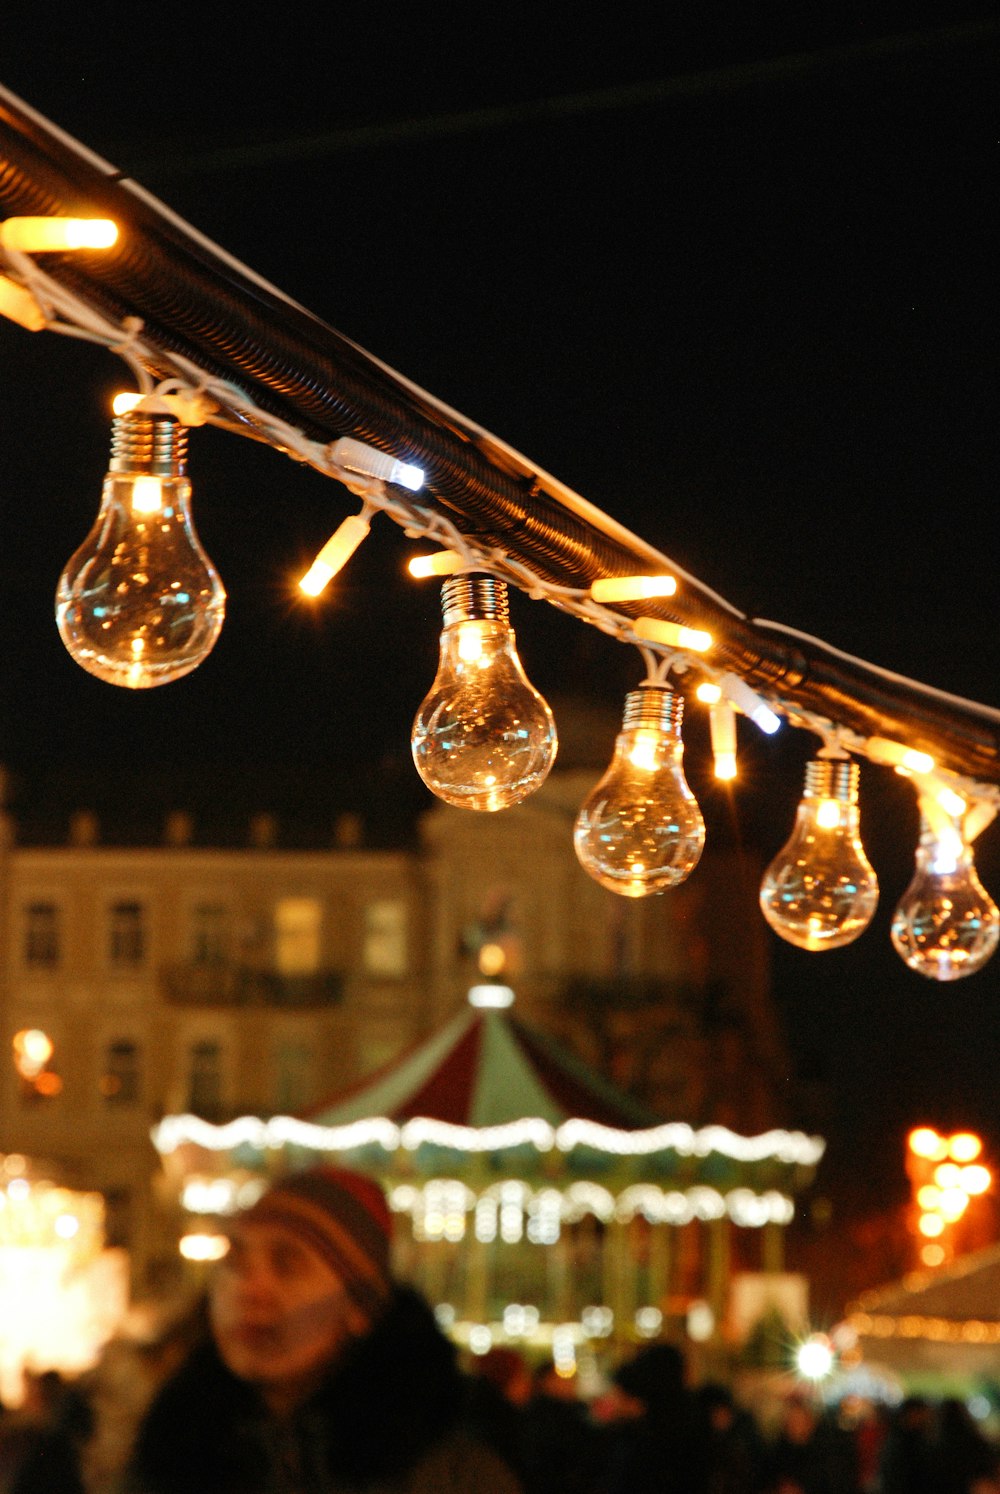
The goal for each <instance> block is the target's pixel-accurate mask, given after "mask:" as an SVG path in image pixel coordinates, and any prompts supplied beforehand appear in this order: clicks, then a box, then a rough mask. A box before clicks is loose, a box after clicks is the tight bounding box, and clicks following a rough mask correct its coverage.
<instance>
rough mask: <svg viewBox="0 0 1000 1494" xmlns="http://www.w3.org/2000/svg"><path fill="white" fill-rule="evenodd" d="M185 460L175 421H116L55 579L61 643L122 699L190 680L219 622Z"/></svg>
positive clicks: (140, 416)
mask: <svg viewBox="0 0 1000 1494" xmlns="http://www.w3.org/2000/svg"><path fill="white" fill-rule="evenodd" d="M186 452H187V430H186V428H185V427H184V426H181V425H178V424H177V422H176V421H174V420H171V419H170V418H168V417H164V416H161V415H158V414H157V415H150V414H148V413H142V412H139V411H132V412H131V413H129V414H126V415H121V416H119V417H118V418H117V419H116V420H115V422H114V424H113V426H112V433H111V461H110V464H109V470H108V474H107V476H106V477H105V479H104V490H103V493H102V496H101V509H100V513H99V514H98V516H97V520H96V522H95V524H94V527H93V529H92V530H91V531H90V533H89V534H88V536H87V538H86V539H85V540H84V542H83V544H82V545H81V546H80V548H79V549H78V550H77V552H76V554H75V555H74V556H73V557H72V558H71V559H70V560H69V562H68V563H67V565H66V569H65V570H64V571H63V573H62V575H61V576H60V578H59V586H58V590H57V592H56V623H57V625H58V628H59V633H60V636H61V638H62V641H63V643H65V645H66V647H67V648H68V649H69V652H70V653H71V654H72V656H73V658H74V659H75V660H76V662H77V663H78V664H79V665H81V667H82V668H84V669H86V670H87V671H88V672H89V673H90V674H96V675H97V677H98V679H102V680H106V681H107V682H108V683H109V684H112V685H124V686H125V687H127V688H128V689H130V690H142V689H147V688H149V687H150V686H152V685H163V684H166V683H168V682H169V681H170V680H176V679H180V678H181V676H182V675H185V674H189V673H190V671H191V670H192V669H194V668H195V667H196V666H197V665H198V664H200V663H201V661H202V659H204V658H205V656H206V655H207V654H208V653H209V651H210V650H211V648H212V645H213V644H214V643H215V640H216V638H218V636H219V629H220V628H221V627H222V619H223V617H224V615H225V606H226V593H225V590H224V589H223V586H222V582H221V581H220V580H219V577H218V575H217V573H216V571H215V568H214V566H213V565H212V562H211V561H210V560H209V558H208V556H207V555H206V554H205V552H204V550H203V549H202V548H201V545H200V543H199V541H198V536H197V534H196V533H195V529H194V525H193V523H192V521H191V515H190V512H189V508H188V504H189V501H190V496H191V484H190V483H189V481H188V479H187V477H186V476H185V475H184V461H185V456H186Z"/></svg>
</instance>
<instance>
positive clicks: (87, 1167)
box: [0, 772, 794, 1295]
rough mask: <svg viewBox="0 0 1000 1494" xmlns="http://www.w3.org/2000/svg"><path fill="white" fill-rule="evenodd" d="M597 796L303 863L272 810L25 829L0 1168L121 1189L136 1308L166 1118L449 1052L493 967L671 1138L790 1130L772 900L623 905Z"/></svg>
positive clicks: (7, 966) (699, 888)
mask: <svg viewBox="0 0 1000 1494" xmlns="http://www.w3.org/2000/svg"><path fill="white" fill-rule="evenodd" d="M592 782H593V775H592V774H591V773H589V772H587V773H582V772H581V773H575V772H568V773H564V774H561V775H560V774H553V775H552V777H551V778H550V780H549V782H548V783H546V785H545V786H544V787H543V788H542V789H541V790H540V791H539V792H538V793H537V794H536V795H534V796H533V797H532V798H531V799H530V800H528V801H527V802H526V803H525V804H522V805H520V806H518V807H516V808H515V809H512V810H509V811H506V812H505V813H504V814H501V815H474V814H469V813H467V812H464V811H461V810H455V809H451V808H449V807H447V806H445V805H435V806H434V807H433V808H430V809H428V810H427V811H426V813H425V814H424V815H423V817H422V818H421V820H420V822H419V825H418V827H417V831H416V833H415V835H414V836H413V837H412V839H411V841H410V842H409V843H404V844H403V845H401V846H400V847H398V848H395V849H373V848H371V847H366V845H365V843H364V828H363V826H361V825H360V824H358V823H356V822H353V821H350V822H342V823H341V824H340V826H339V828H338V831H337V834H336V836H334V837H331V840H330V843H328V844H327V845H326V846H325V847H324V846H313V847H311V848H303V847H302V846H298V847H296V848H291V847H289V846H287V845H283V844H282V826H281V823H280V822H275V821H274V820H272V819H270V818H268V817H267V816H257V817H256V818H252V819H250V820H249V821H248V822H247V824H248V828H247V835H246V838H245V843H244V844H242V845H239V846H237V845H227V846H220V845H208V844H200V843H198V826H197V823H196V822H192V821H191V819H190V818H189V817H187V816H184V815H178V814H173V815H170V816H167V817H165V820H164V831H163V836H162V838H161V840H160V842H159V843H157V844H155V845H154V844H148V845H124V844H115V843H112V837H111V835H110V834H109V833H106V832H105V833H103V834H102V827H101V826H100V825H99V824H98V823H97V822H96V821H95V819H94V817H93V816H87V815H80V816H77V817H76V818H75V819H74V820H73V821H72V822H71V824H70V825H69V828H68V832H67V835H66V837H65V838H64V840H63V842H62V843H59V844H52V843H48V844H34V845H33V844H31V843H29V837H27V836H26V835H25V834H24V832H23V831H22V830H19V827H18V824H17V823H16V822H15V821H14V820H13V819H12V818H8V820H7V823H6V828H5V835H4V840H3V847H2V851H0V862H2V864H0V899H2V945H0V1014H2V1027H3V1037H2V1041H3V1061H2V1063H0V1137H2V1140H0V1151H2V1152H5V1153H12V1152H14V1153H21V1154H23V1155H25V1156H26V1157H28V1158H31V1159H33V1160H34V1164H35V1165H37V1166H38V1167H39V1168H44V1169H47V1170H48V1172H49V1173H50V1174H51V1175H53V1176H55V1177H56V1178H57V1179H58V1180H59V1181H65V1182H66V1183H68V1184H69V1185H70V1186H73V1187H78V1188H85V1189H96V1190H99V1191H100V1192H101V1193H103V1194H104V1196H105V1199H106V1201H107V1217H108V1226H109V1236H110V1243H112V1244H121V1245H126V1246H128V1247H129V1250H130V1252H131V1256H132V1260H133V1267H134V1278H133V1290H134V1291H135V1292H136V1293H137V1294H139V1295H141V1294H143V1293H145V1292H148V1291H154V1290H156V1289H157V1288H158V1287H160V1286H163V1285H166V1284H167V1282H168V1280H169V1278H170V1273H171V1271H172V1270H174V1269H176V1262H175V1258H174V1254H173V1250H174V1242H173V1241H172V1240H169V1241H166V1240H163V1239H162V1238H160V1234H161V1233H162V1231H161V1230H160V1228H159V1226H158V1224H157V1210H156V1208H155V1207H154V1203H155V1195H156V1190H157V1187H158V1181H157V1180H158V1162H157V1157H156V1153H155V1151H154V1149H153V1147H152V1145H151V1143H150V1139H149V1136H150V1130H151V1127H152V1126H153V1125H154V1124H155V1123H156V1121H157V1120H158V1119H159V1118H160V1117H161V1116H163V1115H164V1114H167V1113H179V1112H193V1113H195V1114H198V1115H201V1116H203V1117H204V1118H206V1119H210V1120H213V1121H220V1120H225V1119H228V1118H230V1117H234V1116H237V1115H240V1114H244V1113H252V1114H257V1115H261V1114H263V1115H267V1114H280V1113H285V1114H288V1113H290V1114H295V1113H298V1112H302V1111H305V1110H307V1109H309V1108H311V1107H314V1106H316V1105H318V1104H321V1103H322V1101H323V1100H324V1098H325V1097H327V1096H330V1095H333V1094H336V1093H337V1092H339V1091H341V1090H343V1089H344V1088H345V1087H347V1086H348V1085H350V1084H352V1083H354V1082H357V1081H358V1080H359V1079H361V1078H363V1077H364V1076H366V1075H367V1074H369V1073H371V1072H372V1071H373V1070H375V1069H377V1068H378V1067H379V1066H380V1065H382V1064H383V1063H386V1062H388V1061H389V1060H391V1059H392V1058H394V1057H395V1056H397V1055H398V1054H399V1053H400V1052H401V1051H402V1050H403V1049H405V1047H406V1046H407V1045H409V1044H412V1043H415V1042H417V1041H419V1040H420V1039H422V1038H423V1037H425V1036H426V1035H427V1034H428V1033H429V1032H430V1031H432V1030H433V1029H434V1028H435V1027H436V1026H437V1025H438V1024H440V1023H441V1022H443V1021H444V1020H445V1019H446V1018H447V1017H449V1016H450V1015H451V1014H452V1013H453V1012H454V1011H456V1010H457V1009H458V1008H459V1007H460V1005H461V1003H462V1002H464V1000H465V994H466V991H467V989H468V986H469V984H470V982H471V981H472V980H474V979H475V977H476V975H477V973H480V972H483V973H486V974H487V975H496V974H499V973H501V972H502V973H503V975H504V979H506V980H507V981H509V983H510V984H512V985H513V986H514V987H515V988H516V990H517V995H518V1009H519V1011H520V1012H521V1013H522V1015H523V1016H524V1017H525V1018H526V1019H527V1020H529V1021H531V1022H533V1023H535V1024H536V1025H537V1026H539V1027H541V1028H544V1029H546V1030H548V1031H550V1032H552V1033H553V1034H555V1035H556V1036H558V1037H559V1038H560V1039H561V1040H562V1041H563V1042H564V1043H566V1044H568V1045H569V1046H571V1047H573V1048H574V1049H575V1050H576V1051H577V1052H578V1053H579V1054H580V1056H581V1057H583V1058H584V1059H586V1060H587V1061H588V1062H589V1063H591V1064H594V1065H595V1066H597V1067H599V1068H600V1069H601V1070H602V1071H603V1072H605V1073H606V1074H607V1076H608V1077H609V1078H612V1079H613V1080H615V1082H617V1083H618V1084H619V1085H621V1086H623V1087H624V1088H626V1089H627V1090H629V1091H630V1092H631V1093H633V1094H634V1095H635V1096H636V1097H637V1098H638V1099H641V1100H642V1101H644V1102H645V1103H646V1104H648V1105H650V1106H651V1107H652V1108H653V1109H654V1110H655V1111H656V1112H657V1113H658V1114H660V1115H662V1116H663V1117H664V1118H665V1119H679V1120H687V1121H690V1122H692V1123H696V1124H706V1123H708V1122H710V1121H719V1122H721V1123H723V1124H726V1125H729V1126H731V1127H732V1128H733V1129H735V1130H738V1131H742V1132H744V1133H755V1132H759V1131H762V1130H765V1129H767V1128H768V1127H769V1126H771V1125H773V1124H781V1123H784V1122H785V1120H786V1119H788V1117H786V1116H785V1114H784V1113H783V1112H782V1111H781V1110H780V1108H779V1106H778V1102H777V1100H776V1096H777V1095H778V1094H779V1092H780V1090H781V1084H780V1082H779V1081H780V1076H781V1075H782V1074H783V1072H784V1058H783V1052H782V1046H781V1041H780V1037H779V1034H778V1031H777V1026H776V1023H775V1020H774V1016H773V1013H772V1009H771V1005H770V1001H769V993H768V969H767V942H766V932H765V930H764V927H763V924H762V922H761V920H760V919H759V916H758V915H757V914H756V901H755V900H756V881H755V880H754V879H753V878H752V877H750V878H749V879H747V878H745V877H744V875H743V871H742V864H741V862H740V860H739V858H738V857H737V856H736V855H735V854H734V853H730V852H727V851H725V850H720V851H713V850H712V848H711V847H709V849H708V850H706V853H705V856H704V858H703V861H702V863H701V865H700V866H699V867H698V868H697V869H696V871H695V873H694V874H693V876H692V878H691V879H690V881H689V882H688V883H687V884H685V886H684V887H682V888H679V889H677V890H676V891H674V892H672V893H669V894H667V895H665V896H662V897H656V898H652V899H648V900H641V901H638V902H632V901H628V900H625V899H622V898H618V897H615V896H614V895H613V894H610V893H608V892H606V891H604V890H603V889H602V888H600V887H599V886H598V885H597V884H596V883H594V882H593V881H592V880H591V879H590V878H589V877H588V876H587V875H586V874H585V873H584V872H583V871H582V870H581V868H580V866H579V865H578V863H577V861H576V858H575V856H574V854H573V848H572V824H573V818H574V816H575V814H576V810H577V807H578V805H579V803H580V802H581V800H582V799H583V797H584V796H585V794H586V792H587V791H588V789H589V788H590V786H591V784H592ZM744 881H746V886H745V888H743V883H744ZM741 888H743V891H742V892H741ZM741 903H745V905H746V906H745V908H744V907H742V906H741ZM744 915H745V916H744ZM39 1034H41V1035H43V1037H40V1036H39ZM793 1119H794V1118H793Z"/></svg>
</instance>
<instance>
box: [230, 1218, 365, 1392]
mask: <svg viewBox="0 0 1000 1494" xmlns="http://www.w3.org/2000/svg"><path fill="white" fill-rule="evenodd" d="M209 1309H210V1318H211V1324H212V1332H213V1335H214V1337H215V1342H216V1344H217V1346H218V1349H219V1353H220V1355H221V1356H222V1360H223V1363H224V1364H225V1365H226V1366H227V1368H228V1369H230V1370H231V1371H232V1373H233V1374H234V1375H236V1376H237V1377H238V1378H239V1379H241V1380H246V1381H247V1382H248V1383H250V1384H251V1385H254V1386H256V1387H257V1389H258V1390H259V1391H260V1393H261V1395H262V1396H263V1398H264V1400H265V1402H266V1403H267V1404H268V1405H269V1406H270V1407H271V1409H272V1410H274V1411H277V1412H280V1413H285V1412H288V1411H291V1410H294V1408H295V1407H296V1406H297V1405H299V1404H300V1403H301V1402H302V1401H303V1400H305V1399H306V1398H307V1397H308V1396H309V1395H310V1394H311V1393H312V1391H313V1390H315V1389H316V1387H317V1386H318V1385H319V1383H320V1381H321V1380H322V1378H323V1376H324V1374H325V1373H326V1371H327V1370H328V1369H329V1367H330V1366H331V1364H333V1363H334V1362H335V1361H336V1360H337V1359H338V1358H339V1356H340V1354H341V1353H342V1351H343V1349H344V1347H345V1345H346V1344H347V1342H348V1340H349V1339H350V1338H352V1337H354V1336H356V1335H357V1334H359V1333H362V1332H363V1331H364V1329H365V1326H366V1323H365V1319H364V1317H363V1315H362V1314H361V1313H360V1311H359V1309H358V1308H357V1307H356V1306H355V1305H354V1304H353V1303H352V1302H351V1300H350V1298H349V1297H348V1295H347V1292H346V1291H345V1289H344V1284H343V1282H342V1280H341V1278H340V1277H339V1276H338V1274H337V1272H336V1271H335V1270H334V1268H333V1267H332V1266H331V1265H329V1264H328V1263H327V1262H326V1261H325V1260H324V1259H323V1257H322V1256H321V1255H319V1254H317V1252H316V1251H314V1250H313V1249H312V1248H311V1247H310V1246H308V1245H305V1244H303V1243H302V1241H301V1240H299V1239H298V1237H297V1236H296V1235H295V1234H293V1233H292V1231H291V1230H290V1229H287V1228H285V1227H284V1226H283V1225H281V1224H270V1223H264V1222H263V1221H260V1222H254V1223H250V1222H242V1223H238V1224H236V1225H234V1227H233V1230H232V1233H231V1236H230V1247H229V1253H228V1254H227V1255H226V1256H225V1258H224V1259H223V1260H222V1261H221V1262H220V1263H219V1266H218V1267H217V1268H216V1274H215V1277H214V1280H213V1284H212V1290H211V1293H210V1296H209Z"/></svg>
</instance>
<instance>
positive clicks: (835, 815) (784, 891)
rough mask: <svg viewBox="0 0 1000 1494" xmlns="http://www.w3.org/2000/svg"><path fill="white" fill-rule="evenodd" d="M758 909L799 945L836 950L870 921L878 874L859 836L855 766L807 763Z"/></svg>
mask: <svg viewBox="0 0 1000 1494" xmlns="http://www.w3.org/2000/svg"><path fill="white" fill-rule="evenodd" d="M760 906H761V911H762V912H763V914H764V917H765V918H766V919H767V921H768V923H769V924H770V925H771V927H772V929H773V930H774V932H775V933H776V934H780V936H781V937H782V939H787V940H788V943H789V944H794V945H795V946H796V947H797V948H798V949H814V950H815V949H839V948H840V946H841V945H843V944H850V943H851V941H852V939H856V938H857V937H858V935H859V934H862V933H864V931H865V929H866V928H867V927H868V925H869V923H871V920H872V918H873V916H874V914H875V909H876V908H877V906H878V879H877V878H876V876H875V873H874V871H873V870H872V867H871V863H870V862H869V860H868V857H867V856H866V855H865V848H864V846H863V845H862V844H861V837H860V834H859V825H858V765H857V763H853V762H848V761H844V760H842V759H840V758H822V757H818V758H814V759H813V760H812V762H810V763H807V765H806V782H805V791H804V793H803V796H802V801H801V803H800V804H799V807H798V810H797V811H796V814H795V828H794V829H793V831H792V834H791V837H790V839H789V840H788V841H787V843H786V844H785V845H783V846H782V848H781V850H780V851H779V852H778V854H777V856H775V858H774V860H773V861H772V862H771V864H770V866H769V867H768V868H767V871H766V872H765V873H764V880H763V881H762V882H761V887H760Z"/></svg>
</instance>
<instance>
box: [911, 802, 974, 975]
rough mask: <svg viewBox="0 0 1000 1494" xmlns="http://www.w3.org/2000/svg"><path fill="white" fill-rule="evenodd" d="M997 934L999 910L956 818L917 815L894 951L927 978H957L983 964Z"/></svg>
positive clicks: (912, 968)
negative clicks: (913, 859) (936, 820)
mask: <svg viewBox="0 0 1000 1494" xmlns="http://www.w3.org/2000/svg"><path fill="white" fill-rule="evenodd" d="M998 936H1000V913H998V912H997V906H996V903H994V901H993V899H992V898H991V897H990V895H989V893H988V892H987V891H986V888H985V887H984V886H983V884H982V883H981V882H980V880H979V877H978V876H977V874H976V868H975V863H974V862H973V859H972V850H971V847H969V846H968V845H966V843H965V840H964V839H963V837H962V833H961V831H960V829H959V827H958V824H957V822H954V821H953V822H952V823H951V824H950V825H949V824H943V825H939V826H937V827H936V828H935V827H932V825H931V824H930V823H929V821H928V820H927V818H926V817H921V826H920V844H919V845H918V847H917V865H916V871H915V872H914V874H913V880H912V881H911V883H910V885H909V887H907V889H906V891H905V892H904V893H903V896H902V897H901V898H900V900H899V906H898V907H897V909H896V912H895V914H894V915H893V920H892V942H893V946H894V947H895V950H896V953H897V954H899V955H900V956H901V957H902V959H903V960H904V961H905V962H906V964H907V965H909V967H910V969H911V970H915V971H916V972H917V974H918V975H925V976H927V978H928V980H960V979H961V978H962V976H964V975H974V974H975V972H976V971H977V970H979V969H981V968H982V966H983V965H985V964H986V961H987V960H988V959H989V957H990V955H991V954H992V953H993V951H994V950H995V949H996V947H997V938H998Z"/></svg>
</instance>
